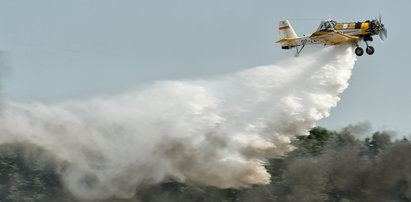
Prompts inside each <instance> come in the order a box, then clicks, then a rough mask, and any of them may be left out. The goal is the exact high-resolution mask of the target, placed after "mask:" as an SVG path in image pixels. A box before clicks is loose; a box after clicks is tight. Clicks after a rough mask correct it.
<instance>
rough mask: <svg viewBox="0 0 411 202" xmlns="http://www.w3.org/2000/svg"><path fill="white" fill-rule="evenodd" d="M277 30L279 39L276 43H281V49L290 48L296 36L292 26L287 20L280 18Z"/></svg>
mask: <svg viewBox="0 0 411 202" xmlns="http://www.w3.org/2000/svg"><path fill="white" fill-rule="evenodd" d="M278 29H279V31H280V37H281V39H280V40H278V41H277V42H276V43H282V44H281V47H282V48H283V49H290V48H293V47H295V46H296V43H295V40H296V39H297V38H298V36H297V34H296V33H295V31H294V29H293V27H292V26H291V24H290V22H288V20H282V21H280V23H279V28H278Z"/></svg>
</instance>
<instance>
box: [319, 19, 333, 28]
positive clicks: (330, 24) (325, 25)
mask: <svg viewBox="0 0 411 202" xmlns="http://www.w3.org/2000/svg"><path fill="white" fill-rule="evenodd" d="M334 26H335V21H333V20H331V21H325V22H322V23H321V25H320V27H319V28H318V30H330V29H334Z"/></svg>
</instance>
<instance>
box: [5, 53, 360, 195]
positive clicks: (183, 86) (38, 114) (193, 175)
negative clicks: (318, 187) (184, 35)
mask: <svg viewBox="0 0 411 202" xmlns="http://www.w3.org/2000/svg"><path fill="white" fill-rule="evenodd" d="M355 60H356V59H355V56H354V54H353V52H352V47H351V46H335V47H325V48H322V49H319V50H313V49H311V50H310V49H308V50H307V51H306V52H303V53H302V54H301V55H300V56H298V57H292V56H291V57H290V58H287V59H284V60H282V61H279V62H277V63H276V64H273V65H267V66H259V67H254V68H250V69H246V70H243V71H239V72H236V73H232V74H228V75H224V76H219V77H215V78H206V79H198V80H180V81H158V82H155V83H153V84H151V85H149V86H147V87H144V88H140V89H138V90H135V91H131V92H127V93H123V94H118V95H113V96H107V97H99V98H94V99H90V100H83V101H67V102H64V103H59V104H43V103H40V102H32V103H19V102H14V101H13V100H8V99H5V100H4V101H3V106H2V111H1V113H0V144H8V143H15V142H27V143H30V144H33V145H36V146H38V147H40V148H42V149H44V150H45V151H48V152H51V153H53V154H54V156H55V158H56V159H57V160H56V164H57V165H56V167H57V171H58V172H59V174H60V175H61V176H62V179H63V182H64V184H65V186H66V188H67V189H68V190H69V191H70V192H71V193H72V194H73V195H75V196H76V197H77V198H79V199H81V200H100V199H107V198H111V197H115V198H130V197H133V196H134V195H135V192H136V189H137V187H138V186H140V185H144V184H156V183H161V182H167V181H170V180H173V181H177V182H185V183H192V184H198V185H206V186H213V187H217V188H246V187H250V186H252V185H255V184H269V183H270V177H271V176H270V174H269V172H268V171H267V169H266V165H267V164H268V159H273V158H277V157H281V156H283V155H285V154H287V153H289V152H291V151H292V150H293V149H294V146H293V145H292V144H291V142H292V140H294V139H295V138H296V136H297V135H306V134H308V131H309V130H310V129H311V128H313V127H314V126H315V123H316V121H318V120H320V119H323V118H325V117H327V116H329V112H330V109H331V108H333V107H336V105H337V102H338V101H339V99H340V98H339V97H338V95H339V94H340V93H342V92H343V91H344V90H345V89H346V88H347V87H348V80H349V78H350V76H351V70H352V68H353V66H354V63H355ZM193 68H195V67H193ZM296 166H298V165H296Z"/></svg>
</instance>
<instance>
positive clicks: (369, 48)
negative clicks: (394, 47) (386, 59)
mask: <svg viewBox="0 0 411 202" xmlns="http://www.w3.org/2000/svg"><path fill="white" fill-rule="evenodd" d="M374 51H375V49H374V47H372V46H368V47H367V49H365V52H367V54H368V55H372V54H374Z"/></svg>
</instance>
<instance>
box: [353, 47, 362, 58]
mask: <svg viewBox="0 0 411 202" xmlns="http://www.w3.org/2000/svg"><path fill="white" fill-rule="evenodd" d="M355 54H356V55H357V56H361V55H363V54H364V50H363V49H362V48H361V47H357V48H356V49H355Z"/></svg>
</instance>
